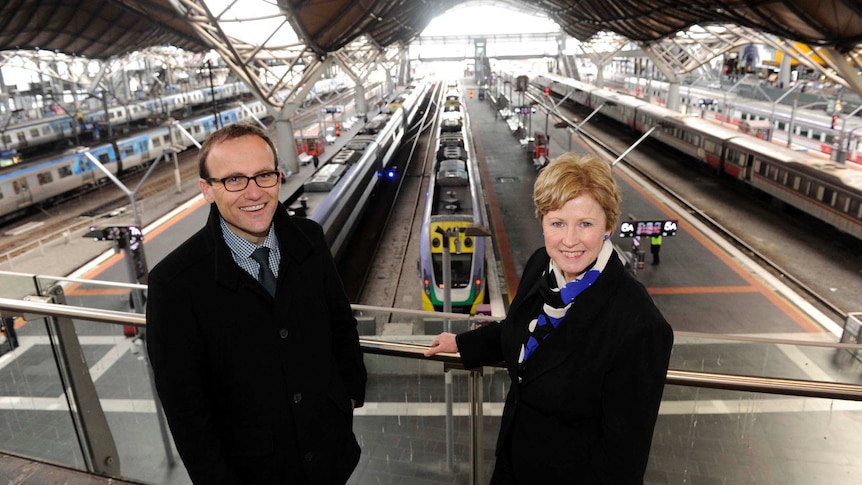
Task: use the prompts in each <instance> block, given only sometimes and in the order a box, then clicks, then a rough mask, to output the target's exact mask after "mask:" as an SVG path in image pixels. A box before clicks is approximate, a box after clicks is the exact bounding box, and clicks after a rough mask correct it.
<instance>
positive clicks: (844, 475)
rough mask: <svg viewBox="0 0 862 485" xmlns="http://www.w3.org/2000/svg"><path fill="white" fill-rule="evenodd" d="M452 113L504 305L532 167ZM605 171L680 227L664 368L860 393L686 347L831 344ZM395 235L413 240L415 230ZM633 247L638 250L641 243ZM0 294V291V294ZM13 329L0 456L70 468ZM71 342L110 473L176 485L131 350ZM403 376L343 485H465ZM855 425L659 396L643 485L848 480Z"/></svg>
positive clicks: (767, 283)
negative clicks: (111, 458)
mask: <svg viewBox="0 0 862 485" xmlns="http://www.w3.org/2000/svg"><path fill="white" fill-rule="evenodd" d="M466 102H467V106H468V110H469V113H470V117H471V125H472V129H473V133H474V137H475V138H474V142H475V145H476V150H477V152H478V155H479V159H480V168H481V170H482V179H483V184H484V188H485V195H486V199H487V202H488V209H489V215H490V229H491V230H492V233H493V237H492V238H491V239H492V241H493V244H494V247H495V252H496V253H497V256H498V260H497V265H496V266H497V267H498V268H499V271H498V277H497V281H498V283H499V287H500V291H501V292H502V294H503V295H504V298H506V299H507V298H511V297H512V296H514V293H515V291H516V289H517V283H518V277H519V275H520V272H521V270H522V268H523V264H524V262H525V261H526V259H527V257H528V256H529V255H530V254H531V253H532V252H533V250H535V249H536V248H538V247H540V246H541V245H542V237H541V228H540V225H539V222H538V221H537V220H536V218H535V216H534V214H533V206H532V199H531V196H532V185H533V182H534V180H535V176H536V171H535V168H534V166H533V164H532V162H531V161H529V160H528V158H527V154H526V153H525V152H524V151H523V149H522V148H521V144H520V142H519V140H518V138H517V137H515V136H513V135H512V134H511V132H510V131H509V129H508V126H507V124H506V123H505V121H504V120H502V119H501V118H500V117H499V115H498V114H496V113H495V112H494V110H493V109H491V107H490V105H489V103H488V102H487V101H479V100H478V99H467V100H466ZM532 123H533V128H534V130H535V129H536V128H538V126H539V125H541V126H544V124H545V121H544V119H540V117H539V116H538V115H534V118H533V120H532ZM549 138H550V148H551V156H552V157H553V156H556V155H558V154H560V153H561V152H563V151H566V150H569V147H570V146H571V149H572V150H575V151H583V152H587V151H589V150H590V148H589V147H588V146H586V145H584V144H582V143H581V142H579V141H578V140H576V139H572V140H571V143H570V140H569V137H568V134H567V133H566V132H565V131H564V130H561V129H556V128H553V127H551V128H549ZM346 139H347V137H343V139H342V140H339V142H336V144H335V145H332V146H328V147H327V151H326V154H325V155H324V156H323V157H321V161H325V160H327V159H328V157H329V156H331V155H332V154H334V153H336V151H337V148H338V147H339V146H340V145H339V143H341V144H343V143H344V141H345V140H346ZM310 170H312V168H311V167H310V165H303V166H301V167H300V174H296V175H294V176H291V177H289V178H288V181H287V183H286V184H285V185H284V186H283V188H282V197H281V198H284V196H286V195H287V194H290V193H292V192H293V190H295V188H296V186H298V184H301V183H302V181H304V180H305V178H307V175H310V173H311V172H310ZM615 172H616V174H617V176H618V180H619V182H620V185H621V187H622V189H623V198H624V202H623V211H622V212H623V214H624V215H628V214H631V215H633V216H635V217H637V218H639V219H677V220H679V223H680V230H679V232H678V233H677V235H676V236H674V237H667V238H665V240H664V244H663V249H662V252H661V264H659V265H655V266H653V265H650V264H649V263H650V262H651V261H650V257H649V254H647V265H646V266H645V267H644V268H643V269H642V270H640V271H639V272H638V274H637V277H638V278H639V279H640V280H641V281H642V282H643V283H644V285H645V286H646V287H647V289H648V291H649V292H650V294H651V295H653V297H654V298H655V300H656V302H657V304H658V306H659V308H660V309H661V310H662V312H663V313H664V315H665V316H666V318H667V319H668V321H669V322H670V323H671V325H672V326H673V328H674V330H675V332H677V334H678V335H677V338H676V343H675V346H674V352H673V356H672V360H671V368H674V369H686V370H702V371H715V372H728V373H740V374H751V375H764V373H766V374H767V375H771V376H774V377H785V378H798V379H814V380H836V381H842V382H847V381H848V380H850V381H851V382H858V381H859V368H858V367H857V368H854V369H852V370H853V372H855V374H852V375H851V374H850V373H848V372H847V371H846V369H842V368H836V367H835V365H834V362H832V361H831V354H826V353H823V352H817V351H816V350H811V349H807V348H802V347H796V346H793V345H790V344H783V345H761V344H755V345H747V344H745V343H741V342H737V341H719V340H710V339H704V338H699V337H696V336H693V333H694V332H710V333H717V334H733V335H736V336H771V337H775V338H791V337H792V338H799V339H805V340H811V341H831V342H834V341H835V340H837V337H836V332H838V331H839V329H837V328H836V325H835V323H834V322H831V321H829V319H828V318H826V317H824V316H823V315H822V314H820V313H819V312H818V311H817V310H816V309H814V308H811V307H810V305H807V304H806V303H805V301H804V300H803V299H802V298H800V297H799V296H798V295H795V294H794V293H793V292H792V291H790V290H789V289H788V288H787V287H786V286H785V285H784V284H783V283H782V282H781V281H779V280H777V279H776V278H774V277H772V276H771V275H769V274H768V273H767V272H765V271H763V270H762V269H760V268H758V266H757V265H756V264H754V263H753V262H751V261H750V260H748V258H747V257H746V256H745V255H744V254H740V253H738V252H736V251H734V250H733V249H732V248H730V247H727V246H726V245H725V244H723V243H721V242H720V241H719V239H720V238H717V237H716V236H714V235H713V234H711V233H710V232H709V230H708V229H707V228H705V227H701V226H700V225H699V224H697V223H696V222H695V221H694V220H692V219H691V218H690V217H688V216H687V214H686V213H685V211H684V210H682V209H680V208H678V207H675V205H674V204H673V203H672V202H671V201H669V200H666V199H665V198H663V197H662V196H661V195H660V194H658V193H657V192H655V191H653V190H651V189H649V188H648V187H646V185H647V184H645V183H644V182H643V181H641V180H639V179H638V177H637V176H636V175H634V174H633V173H631V172H629V171H627V170H625V169H624V168H622V167H620V168H615ZM303 175H305V176H303ZM197 193H198V189H197V180H192V181H184V183H183V191H182V193H178V194H176V195H175V196H174V197H165V198H164V199H165V200H161V201H158V203H161V204H164V207H163V208H162V210H164V209H167V210H164V213H166V214H167V215H165V216H160V215H158V214H157V213H158V212H161V210H157V209H155V208H153V209H149V208H148V209H147V210H146V211H145V213H144V214H145V215H144V217H143V220H144V225H145V226H146V227H147V230H146V231H145V247H146V251H147V260H148V263H149V265H150V266H152V265H154V264H155V263H156V262H158V261H159V260H160V259H161V258H162V257H163V256H164V255H165V254H167V253H168V252H169V251H170V250H172V249H173V248H174V247H176V245H177V244H179V243H180V242H181V241H183V240H185V239H186V238H187V237H188V236H190V235H191V234H192V233H193V232H195V231H197V230H198V229H199V228H200V227H202V226H203V223H204V220H205V218H206V214H207V210H208V209H207V207H206V204H205V202H204V201H203V200H202V199H201V198H200V197H199V196H197ZM154 203H156V202H155V201H154ZM412 209H415V208H407V207H404V208H397V209H395V210H412ZM419 212H421V211H419ZM119 222H120V220H119V219H118V220H117V221H113V222H112V223H119ZM405 237H407V238H411V239H412V238H416V237H418V234H411V235H408V236H405ZM614 242H615V243H616V244H617V245H619V246H620V247H621V248H623V249H626V248H628V247H630V239H624V238H619V237H615V238H614ZM643 247H644V249H646V250H647V253H648V241H647V240H646V238H644V241H643ZM94 248H95V249H94ZM16 266H18V267H17V268H16V269H15V271H21V272H25V273H33V274H53V275H60V276H65V275H70V276H73V277H76V278H82V279H100V280H108V281H118V282H125V281H127V276H126V271H125V268H124V267H123V264H122V258H121V256H120V255H115V254H113V251H112V250H111V247H110V244H109V243H104V242H98V243H97V242H94V241H88V240H85V239H83V238H77V239H76V238H75V237H73V236H70V238H69V239H68V241H60V242H59V243H58V244H57V245H56V246H52V247H47V248H45V250H44V253H43V254H34V255H32V257H30V258H22V260H21V261H17V262H16ZM403 285H404V287H403V288H402V290H401V291H403V292H404V293H409V292H410V291H414V292H415V293H416V297H415V302H417V304H418V302H419V300H420V298H419V297H418V292H419V288H420V286H419V284H418V282H412V281H405V282H404V283H403ZM0 289H2V290H3V291H11V290H9V289H8V288H4V287H3V286H2V284H0ZM67 297H68V298H69V300H70V303H72V304H80V305H85V306H98V307H100V308H106V309H113V310H127V309H128V294H127V291H119V290H117V291H104V290H103V291H94V290H90V289H87V288H86V287H84V286H83V285H81V286H77V287H70V288H69V289H68V290H67ZM371 298H372V296H369V300H370V299H371ZM399 301H404V300H399ZM357 303H368V304H373V302H371V301H358V302H357ZM18 333H19V340H20V343H21V346H20V347H19V348H18V349H16V350H15V351H13V352H7V353H6V354H4V355H2V356H0V389H3V392H2V396H0V416H3V417H4V419H5V422H6V423H11V424H10V425H9V426H7V427H6V429H5V430H4V429H3V427H2V426H0V441H2V442H6V443H11V442H14V443H16V449H14V450H6V451H9V452H18V453H21V454H24V455H28V454H31V455H32V454H34V453H36V451H32V452H30V453H28V450H39V451H38V452H39V454H40V455H42V456H44V455H45V454H47V455H48V456H50V457H51V458H53V459H54V460H56V461H57V462H58V463H70V464H72V465H75V464H76V460H77V458H76V457H74V456H69V452H68V450H67V449H66V448H65V447H61V446H60V445H59V444H57V443H61V442H63V441H64V440H68V439H69V433H70V430H69V429H67V428H66V427H64V426H62V425H61V424H59V423H58V422H60V421H62V419H61V418H60V417H58V416H57V414H58V413H57V411H55V409H57V408H62V405H61V403H60V400H61V397H58V396H62V392H61V389H60V388H59V384H58V383H57V382H54V379H55V376H52V375H51V373H50V372H45V371H44V369H46V368H49V367H50V366H52V365H53V357H52V356H51V352H50V347H49V346H48V345H47V342H46V339H47V336H46V335H45V331H44V329H43V328H40V327H37V326H34V325H29V324H28V325H24V326H23V327H21V328H19V332H18ZM79 334H80V335H81V337H80V338H81V342H82V345H83V346H84V347H85V351H86V353H87V355H88V361H89V359H91V358H92V359H93V362H96V364H95V365H93V367H94V369H96V370H95V371H94V377H95V378H96V385H97V389H98V390H99V395H100V397H101V398H102V402H103V406H104V407H105V410H106V413H107V414H108V418H109V422H110V423H111V425H112V430H113V431H114V434H115V439H116V440H117V442H118V448H119V449H120V452H121V455H125V456H134V457H136V458H135V459H124V460H123V461H122V470H123V472H124V475H126V476H130V477H134V478H135V479H139V480H143V481H145V482H149V483H159V484H167V485H174V484H183V485H184V484H188V483H190V482H189V481H188V478H187V477H186V476H185V473H184V471H183V470H182V468H181V465H180V467H179V468H172V467H170V466H169V465H168V464H167V463H166V461H165V457H164V451H163V450H162V443H161V440H160V438H159V436H158V427H157V426H156V421H155V417H154V408H153V406H152V392H151V389H150V388H149V385H148V383H147V381H146V377H145V374H144V372H142V366H143V364H142V356H141V349H140V347H139V346H138V344H137V343H136V342H135V341H134V339H129V338H125V337H124V336H123V335H121V334H120V332H119V329H116V328H113V329H107V330H106V329H105V328H104V327H103V326H96V325H83V326H82V328H81V329H79ZM408 367H411V368H410V369H406V370H405V372H404V373H403V374H401V375H385V376H375V377H373V378H372V380H371V382H370V384H369V393H368V395H369V398H368V403H367V405H366V407H364V408H362V409H359V410H357V411H358V412H357V414H356V420H355V429H356V433H357V436H358V437H359V440H360V444H361V445H362V447H363V455H362V459H361V461H360V464H359V466H358V467H357V470H356V472H355V474H354V476H353V477H352V478H351V481H350V483H351V484H371V483H411V484H429V485H430V484H441V483H467V476H468V470H467V469H466V464H465V463H463V461H461V462H459V464H458V465H456V467H455V469H454V470H446V469H445V465H444V464H443V462H444V461H445V458H444V456H445V455H444V449H445V446H444V445H445V441H444V434H443V419H444V418H443V412H444V409H443V400H444V397H443V389H444V387H443V377H442V375H440V374H436V375H433V374H432V375H425V374H420V375H411V372H413V369H412V366H408ZM417 367H418V366H417ZM417 372H418V371H417ZM414 374H415V372H414ZM498 374H499V373H498V372H495V371H493V370H491V371H489V372H488V373H487V375H486V386H487V388H486V391H485V395H486V396H487V399H486V401H487V402H486V406H485V409H486V411H485V428H486V433H485V434H486V436H485V441H484V450H483V453H484V462H485V465H486V469H487V470H488V471H490V469H491V467H492V466H493V447H494V441H495V438H496V429H497V425H498V418H499V413H500V411H501V409H502V404H501V403H502V398H503V396H504V395H505V390H506V385H507V382H506V378H505V376H504V375H502V374H500V375H498ZM457 379H461V378H460V377H459V378H457ZM405 389H407V391H405ZM461 398H462V397H460V396H459V397H458V399H461ZM806 403H807V405H808V408H806ZM860 417H862V414H860V409H856V408H855V407H853V406H847V409H841V410H833V412H823V411H822V410H821V408H820V407H818V406H816V405H814V404H813V402H812V401H803V400H800V399H783V398H774V397H762V396H752V395H748V394H746V393H721V392H720V391H710V390H700V391H698V390H697V389H694V388H682V387H676V386H669V387H668V388H667V389H666V391H665V398H664V402H663V403H662V408H661V412H660V417H659V423H658V426H657V428H656V435H655V438H654V444H653V452H652V456H651V461H650V464H649V468H648V472H647V478H646V481H645V483H649V484H676V483H707V484H711V483H758V484H772V483H783V484H785V483H786V484H800V485H802V484H805V485H812V484H814V485H816V484H820V483H823V484H825V483H830V484H851V483H858V482H857V481H856V480H858V477H859V476H862V466H859V465H857V464H856V460H854V459H853V454H854V451H855V446H852V445H850V444H852V443H857V442H858V440H859V438H858V436H859V435H860V433H859V431H860V427H859V425H858V422H859V418H860ZM36 422H41V423H42V424H41V426H42V428H43V430H44V431H43V432H42V433H40V435H39V436H22V434H26V433H21V432H22V431H23V430H24V429H25V428H26V427H27V426H32V425H33V424H34V423H36ZM466 426H467V424H466V417H464V416H459V417H457V420H456V429H458V430H461V429H465V427H466ZM793 430H799V434H798V435H796V434H793ZM464 434H465V433H461V432H459V433H458V438H457V440H458V447H459V450H461V452H463V447H464V443H465V442H466V437H465V436H464ZM815 435H816V436H822V437H823V439H822V440H818V442H817V443H810V442H808V440H803V439H802V438H801V437H807V438H810V437H811V436H815ZM46 436H48V437H49V438H50V439H46ZM821 441H822V442H821ZM51 443H54V444H53V445H52V444H51ZM814 453H816V454H817V456H816V457H815V461H816V463H817V466H810V462H811V459H810V457H809V456H805V455H810V454H814ZM459 456H460V455H459ZM153 464H155V465H153ZM0 472H2V470H0Z"/></svg>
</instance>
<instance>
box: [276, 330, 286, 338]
mask: <svg viewBox="0 0 862 485" xmlns="http://www.w3.org/2000/svg"><path fill="white" fill-rule="evenodd" d="M278 336H279V337H281V338H287V329H286V328H282V329H281V330H279V331H278Z"/></svg>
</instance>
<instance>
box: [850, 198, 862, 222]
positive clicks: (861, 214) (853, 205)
mask: <svg viewBox="0 0 862 485" xmlns="http://www.w3.org/2000/svg"><path fill="white" fill-rule="evenodd" d="M860 208H862V205H860V204H859V199H852V198H851V199H850V206H849V207H848V208H847V213H848V214H850V216H851V217H854V218H856V219H862V211H860V210H859V209H860Z"/></svg>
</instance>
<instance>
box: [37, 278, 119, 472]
mask: <svg viewBox="0 0 862 485" xmlns="http://www.w3.org/2000/svg"><path fill="white" fill-rule="evenodd" d="M46 293H47V296H30V297H25V300H26V301H36V302H42V303H58V304H61V305H65V304H66V296H65V295H64V293H63V288H62V287H61V286H60V285H54V286H52V287H50V288H48V290H47V291H46ZM45 319H46V320H45V321H46V327H47V331H48V335H49V337H50V340H51V347H52V349H53V350H54V356H55V359H56V362H57V369H58V371H59V373H60V379H61V380H62V381H63V382H62V384H63V392H64V393H65V395H66V401H67V403H68V405H69V411H70V413H71V415H72V421H73V423H74V425H75V432H76V434H77V436H78V443H79V445H80V447H81V452H82V454H83V456H84V461H85V463H86V466H87V470H88V471H90V472H92V473H97V474H100V475H105V476H113V477H118V476H120V456H119V454H118V453H117V446H116V444H115V443H114V436H113V434H111V428H110V427H109V426H108V420H107V419H106V418H105V412H104V410H103V409H102V404H101V402H99V395H98V394H97V393H96V385H95V384H94V383H93V378H92V376H91V375H90V369H89V367H88V366H87V361H86V359H85V358H84V352H83V350H82V349H81V343H80V342H79V341H78V335H77V333H76V332H75V324H74V322H73V321H72V319H71V318H68V317H51V316H48V317H45Z"/></svg>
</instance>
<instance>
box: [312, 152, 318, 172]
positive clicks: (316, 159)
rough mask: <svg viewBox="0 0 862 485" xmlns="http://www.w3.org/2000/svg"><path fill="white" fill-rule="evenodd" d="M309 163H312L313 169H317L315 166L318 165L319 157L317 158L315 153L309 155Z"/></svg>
mask: <svg viewBox="0 0 862 485" xmlns="http://www.w3.org/2000/svg"><path fill="white" fill-rule="evenodd" d="M311 163H313V164H314V169H315V170H317V166H318V165H320V159H319V158H317V155H314V156H313V157H311Z"/></svg>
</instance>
